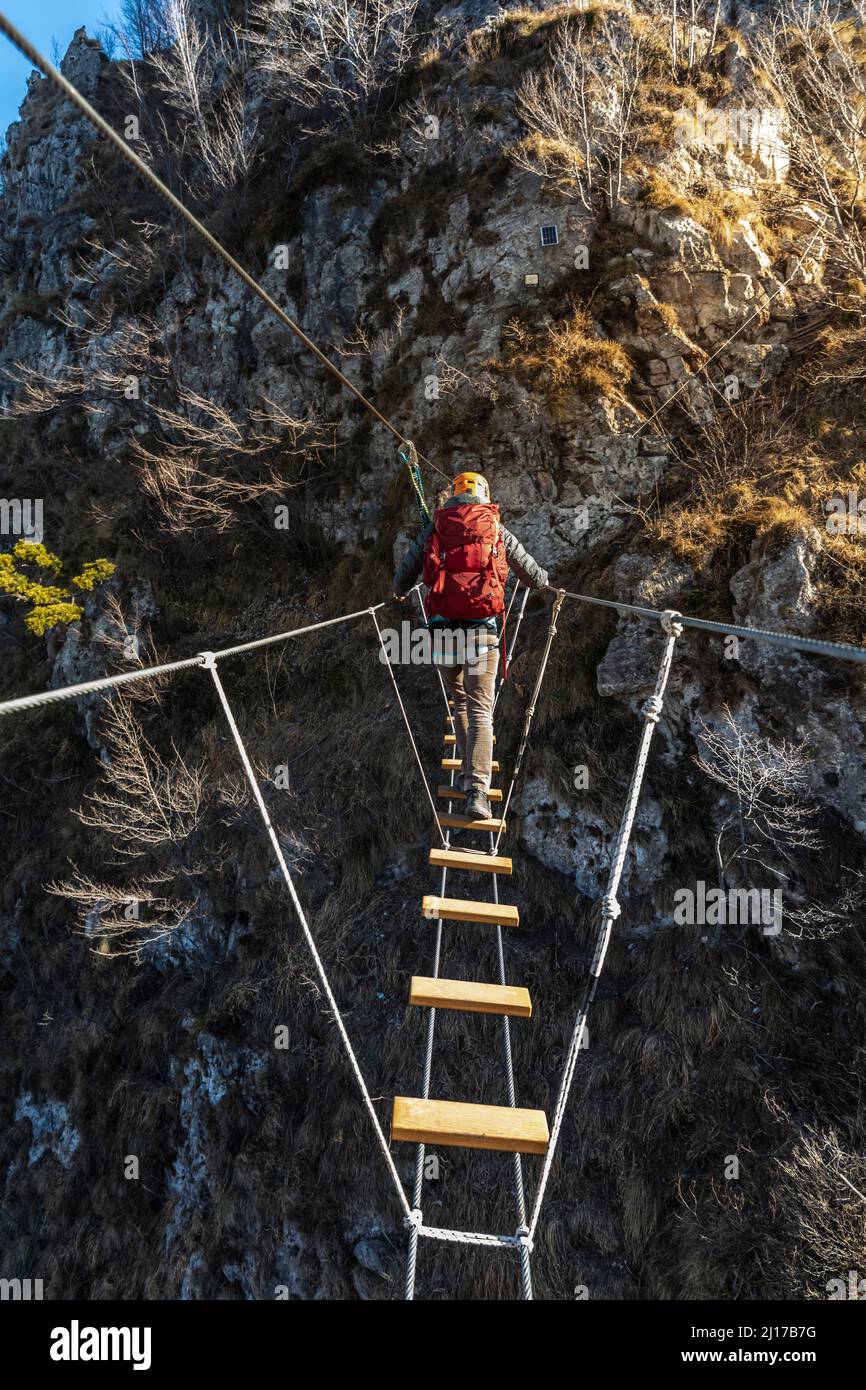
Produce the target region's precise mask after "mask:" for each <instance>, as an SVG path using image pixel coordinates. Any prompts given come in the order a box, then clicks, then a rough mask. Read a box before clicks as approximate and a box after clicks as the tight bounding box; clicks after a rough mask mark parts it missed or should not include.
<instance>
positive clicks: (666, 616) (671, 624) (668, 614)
mask: <svg viewBox="0 0 866 1390" xmlns="http://www.w3.org/2000/svg"><path fill="white" fill-rule="evenodd" d="M681 617H682V613H680V612H679V611H678V609H676V608H666V609H665V611H664V613H662V615H661V617H660V618H659V622H660V623H661V625H662V629H663V630H664V632H666V633H667V635H668V637H682V635H683V625H682V623H678V622H677V621H676V620H677V618H681Z"/></svg>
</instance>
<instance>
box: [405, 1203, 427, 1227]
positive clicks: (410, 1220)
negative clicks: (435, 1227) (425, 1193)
mask: <svg viewBox="0 0 866 1390" xmlns="http://www.w3.org/2000/svg"><path fill="white" fill-rule="evenodd" d="M423 1224H424V1218H423V1217H422V1215H421V1211H420V1208H419V1207H415V1209H414V1211H410V1212H409V1215H408V1216H404V1217H403V1225H404V1227H405V1229H406V1230H407V1231H420V1229H421V1227H422V1225H423Z"/></svg>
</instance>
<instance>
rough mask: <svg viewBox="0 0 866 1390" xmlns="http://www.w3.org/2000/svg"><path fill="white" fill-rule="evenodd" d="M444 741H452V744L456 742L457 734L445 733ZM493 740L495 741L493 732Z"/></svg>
mask: <svg viewBox="0 0 866 1390" xmlns="http://www.w3.org/2000/svg"><path fill="white" fill-rule="evenodd" d="M445 742H446V743H452V744H453V743H456V742H457V735H456V734H446V735H445ZM493 742H494V743H495V742H496V735H495V734H494V735H493Z"/></svg>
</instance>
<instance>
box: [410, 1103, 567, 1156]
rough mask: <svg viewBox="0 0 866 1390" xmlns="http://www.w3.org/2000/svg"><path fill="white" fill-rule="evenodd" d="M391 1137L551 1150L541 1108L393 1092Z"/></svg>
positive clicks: (526, 1151) (525, 1150)
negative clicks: (479, 1103) (521, 1108)
mask: <svg viewBox="0 0 866 1390" xmlns="http://www.w3.org/2000/svg"><path fill="white" fill-rule="evenodd" d="M391 1138H392V1139H395V1140H397V1141H399V1142H401V1143H407V1144H443V1145H445V1146H449V1145H450V1146H451V1147H452V1148H461V1149H499V1150H501V1151H502V1152H503V1153H521V1154H543V1153H546V1152H547V1145H548V1143H549V1141H550V1131H549V1130H548V1128H547V1116H546V1115H545V1113H544V1111H543V1110H517V1109H512V1107H511V1106H510V1105H466V1104H464V1103H463V1102H462V1101H457V1100H418V1099H415V1098H413V1097H411V1096H395V1097H394V1109H393V1112H392V1115H391Z"/></svg>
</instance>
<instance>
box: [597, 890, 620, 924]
mask: <svg viewBox="0 0 866 1390" xmlns="http://www.w3.org/2000/svg"><path fill="white" fill-rule="evenodd" d="M601 911H602V916H603V917H605V918H608V917H609V918H610V920H611V921H612V922H615V921H616V919H617V917H618V916H619V914H620V913H621V912H622V908H621V907H620V905H619V902H618V901H617V898H616V894H615V893H605V895H604V897H603V898H602V900H601Z"/></svg>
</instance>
